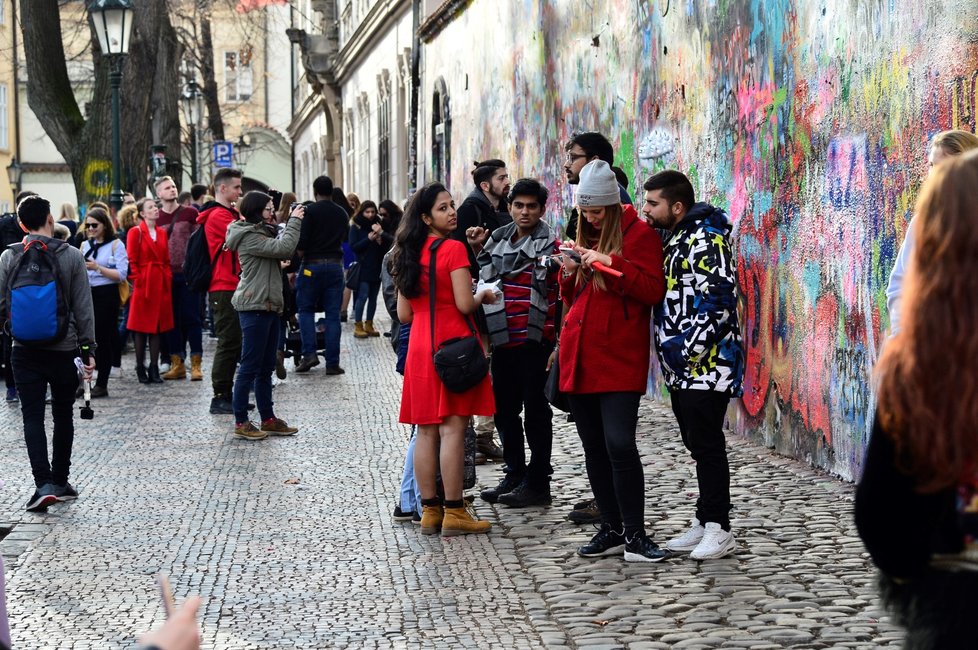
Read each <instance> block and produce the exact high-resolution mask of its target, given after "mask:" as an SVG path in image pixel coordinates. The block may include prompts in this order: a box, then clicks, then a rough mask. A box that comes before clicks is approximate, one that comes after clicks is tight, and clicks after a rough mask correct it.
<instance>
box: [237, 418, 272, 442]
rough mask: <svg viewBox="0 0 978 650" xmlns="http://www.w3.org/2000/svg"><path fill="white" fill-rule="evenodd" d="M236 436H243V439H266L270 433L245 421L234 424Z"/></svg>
mask: <svg viewBox="0 0 978 650" xmlns="http://www.w3.org/2000/svg"><path fill="white" fill-rule="evenodd" d="M234 437H235V438H241V439H242V440H264V439H265V438H267V437H268V434H267V433H265V432H264V431H259V430H258V428H257V427H256V426H255V425H254V424H252V423H251V422H245V423H243V424H236V425H234Z"/></svg>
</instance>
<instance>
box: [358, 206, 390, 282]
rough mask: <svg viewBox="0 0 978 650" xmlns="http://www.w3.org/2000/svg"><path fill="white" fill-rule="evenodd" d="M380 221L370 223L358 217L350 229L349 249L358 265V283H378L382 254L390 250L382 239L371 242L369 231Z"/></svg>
mask: <svg viewBox="0 0 978 650" xmlns="http://www.w3.org/2000/svg"><path fill="white" fill-rule="evenodd" d="M375 223H376V224H379V223H380V221H370V220H369V219H367V218H365V217H364V216H362V215H361V216H358V217H357V218H356V219H354V221H353V225H352V226H351V227H350V239H349V244H350V248H352V249H353V252H354V253H356V255H357V262H359V263H360V282H380V265H381V262H382V260H383V259H384V254H385V253H386V252H387V250H388V249H389V248H390V246H389V245H387V244H386V243H385V241H384V239H383V238H381V239H379V240H377V241H373V240H371V239H370V237H369V235H370V230H371V228H372V227H373V225H374V224H375Z"/></svg>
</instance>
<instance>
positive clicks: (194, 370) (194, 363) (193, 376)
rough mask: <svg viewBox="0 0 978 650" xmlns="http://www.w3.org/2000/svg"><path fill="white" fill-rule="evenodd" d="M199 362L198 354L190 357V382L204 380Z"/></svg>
mask: <svg viewBox="0 0 978 650" xmlns="http://www.w3.org/2000/svg"><path fill="white" fill-rule="evenodd" d="M200 361H201V358H200V355H199V354H192V355H190V381H202V380H203V379H204V372H203V371H202V370H201V369H200Z"/></svg>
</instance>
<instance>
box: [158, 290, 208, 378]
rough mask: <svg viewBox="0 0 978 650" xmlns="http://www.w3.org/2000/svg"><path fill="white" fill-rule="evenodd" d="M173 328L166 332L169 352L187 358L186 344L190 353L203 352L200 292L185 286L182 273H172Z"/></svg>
mask: <svg viewBox="0 0 978 650" xmlns="http://www.w3.org/2000/svg"><path fill="white" fill-rule="evenodd" d="M172 295H173V329H172V330H170V331H169V332H167V333H166V339H167V343H168V345H169V349H170V354H175V355H177V356H178V357H180V358H181V359H186V358H187V344H189V345H190V354H191V355H201V354H203V353H204V345H203V338H204V332H203V329H202V321H201V317H200V294H198V293H194V292H193V291H191V290H190V287H188V286H187V280H186V279H185V278H184V276H183V273H175V274H174V275H173V294H172Z"/></svg>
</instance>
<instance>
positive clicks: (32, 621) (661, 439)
mask: <svg viewBox="0 0 978 650" xmlns="http://www.w3.org/2000/svg"><path fill="white" fill-rule="evenodd" d="M209 352H210V350H209V349H208V350H207V351H206V352H205V372H209V360H210V359H209ZM393 362H394V357H393V354H392V352H391V349H390V344H389V341H388V339H386V338H380V339H370V340H368V341H357V340H355V339H353V337H352V335H351V330H350V329H345V330H344V337H343V360H342V362H341V363H342V365H343V366H344V367H345V368H346V371H347V373H346V374H345V375H342V376H337V377H326V376H325V375H324V374H323V372H322V366H319V367H317V368H315V369H313V370H312V371H311V372H310V373H308V374H307V375H304V376H303V375H294V374H290V376H289V378H288V380H287V381H286V382H285V383H283V384H281V385H280V386H278V387H277V388H276V389H275V399H276V411H277V413H278V414H279V415H280V417H283V418H285V419H286V420H288V421H289V422H290V423H292V424H295V425H297V426H299V427H300V428H301V431H300V433H299V435H298V436H296V437H294V438H269V439H267V440H264V441H261V442H249V441H243V440H234V439H233V438H232V437H231V426H232V425H231V421H230V420H231V418H230V417H229V416H211V415H208V414H207V405H208V403H209V400H210V384H209V381H205V382H195V383H190V382H189V381H180V382H167V383H166V384H165V385H163V386H159V387H150V386H141V385H139V384H138V383H136V381H135V377H134V376H132V375H133V373H132V370H131V368H132V357H131V355H130V356H129V357H126V359H125V364H126V367H127V368H128V369H129V371H128V373H127V376H126V377H125V378H124V379H112V380H111V381H110V382H109V391H110V393H111V397H110V398H108V399H103V400H97V401H95V402H94V408H95V411H96V416H95V420H92V421H88V422H85V421H82V420H78V419H76V427H77V431H76V441H75V451H74V465H73V470H72V483H73V484H74V485H75V486H76V487H77V488H78V489H79V492H80V493H81V494H80V497H79V499H78V501H77V502H75V503H72V504H64V505H60V504H59V505H57V506H54V507H52V508H51V509H50V511H49V513H48V514H46V515H34V514H30V513H26V512H24V510H23V505H24V503H25V502H26V500H27V497H28V496H29V494H30V490H31V488H30V486H31V484H32V483H31V479H30V472H29V465H28V462H27V457H26V451H25V449H24V445H23V439H22V434H21V431H22V427H21V424H20V413H19V410H18V409H17V408H16V407H13V406H6V407H5V406H4V405H0V432H2V433H0V478H3V479H4V481H5V482H6V485H5V487H4V488H3V489H2V490H0V528H2V529H12V530H11V532H10V533H9V534H8V535H7V536H6V538H5V539H3V541H0V553H2V554H3V555H4V559H5V562H6V563H7V565H8V567H7V573H8V576H7V577H8V585H7V587H8V593H7V597H8V607H9V610H10V617H11V626H12V632H13V635H14V643H15V647H17V648H59V649H60V648H98V649H103V648H132V647H133V646H134V638H135V637H136V636H137V634H138V633H139V632H142V631H145V630H147V629H149V628H151V627H153V626H155V625H156V624H158V623H159V622H160V621H161V620H162V618H163V614H162V608H161V607H160V605H159V598H158V596H157V593H156V591H155V587H154V583H153V575H154V574H155V573H156V572H157V571H164V572H166V573H168V574H169V575H170V577H171V580H172V582H173V585H174V590H175V592H176V594H177V597H178V599H180V598H182V597H184V596H185V595H187V594H191V593H196V594H200V595H201V596H203V598H204V600H205V604H204V606H203V608H202V611H201V621H202V625H203V633H204V647H207V648H218V649H225V648H235V649H237V648H263V649H264V648H345V647H349V648H430V647H439V648H459V647H466V648H469V647H472V648H475V647H479V648H540V647H550V648H561V647H605V648H619V647H631V648H699V647H704V648H705V647H730V648H782V647H798V648H828V647H839V648H875V647H880V646H887V645H890V646H894V647H897V646H898V645H899V643H898V638H899V633H898V631H897V630H895V629H894V628H893V627H892V626H891V625H889V624H888V623H887V622H886V619H883V621H880V616H881V613H880V611H879V610H878V609H877V607H876V606H875V595H874V590H873V586H872V582H873V577H872V571H871V569H870V567H869V565H868V563H867V559H866V557H865V554H864V553H863V550H862V545H861V543H860V542H859V540H858V538H857V537H856V536H855V531H854V527H853V525H852V521H851V520H852V517H851V507H852V488H851V486H849V485H846V484H843V483H841V482H839V481H836V480H835V479H833V478H831V477H828V476H825V475H823V474H820V473H818V472H815V471H813V470H810V469H808V468H805V467H803V466H801V465H800V464H798V463H796V462H793V461H790V460H787V459H784V458H780V457H777V456H774V455H772V454H770V453H769V452H768V451H767V450H764V449H759V448H757V447H754V446H752V445H750V444H747V443H745V442H744V441H742V440H739V439H735V438H731V439H730V446H731V461H732V471H733V477H734V478H733V480H734V486H733V497H734V503H735V511H734V513H733V515H734V519H733V526H734V530H735V533H736V534H737V538H738V541H739V543H740V550H739V551H738V552H737V554H736V555H734V556H732V557H730V558H726V559H723V560H719V561H713V562H706V563H702V564H699V563H696V562H694V561H692V560H689V559H688V558H687V557H679V558H674V559H670V560H668V561H666V562H664V563H662V564H658V565H632V564H625V563H624V562H623V561H622V560H621V559H620V558H603V559H599V560H585V559H582V558H579V557H577V556H576V555H575V553H574V549H575V548H576V546H578V545H580V544H581V543H583V542H584V541H585V540H586V539H588V538H589V537H590V535H591V534H593V531H592V529H591V528H590V527H588V528H587V529H585V528H582V527H579V526H575V525H573V524H571V523H570V522H568V521H566V519H565V518H564V517H565V515H566V513H567V511H568V510H569V508H570V507H571V504H573V503H574V502H575V501H578V500H579V499H580V498H582V497H583V496H584V495H585V493H586V491H587V481H586V478H585V476H584V467H583V457H582V454H581V451H580V445H579V442H578V440H577V436H576V434H575V433H574V430H573V428H572V425H567V424H564V423H563V417H562V416H561V415H558V416H556V420H557V421H559V422H561V424H559V425H558V433H557V434H556V440H555V450H554V451H555V460H554V466H555V467H556V468H557V473H556V475H555V477H554V489H553V492H554V495H555V498H556V502H555V505H554V506H553V507H552V508H546V509H544V508H533V509H527V510H511V509H508V508H505V507H502V506H500V507H498V508H495V507H490V506H489V505H488V504H485V503H482V502H481V501H479V500H477V501H476V504H477V509H478V512H479V514H480V515H481V516H482V517H484V518H487V519H489V520H490V521H492V522H493V524H494V529H493V532H492V534H491V535H489V536H472V537H459V538H453V539H448V540H442V539H441V538H439V537H425V536H422V535H420V534H419V531H418V529H417V527H416V526H413V525H412V524H410V523H408V524H399V523H395V522H393V521H392V520H391V518H390V511H391V508H392V506H393V504H394V499H395V495H396V493H397V487H398V484H399V481H400V473H401V464H402V460H403V451H404V447H405V445H406V441H407V436H408V429H407V427H404V426H401V425H398V424H397V421H396V420H397V408H398V405H399V391H400V377H399V376H398V375H396V374H395V373H394V371H393ZM640 430H641V435H640V442H639V445H640V450H641V452H642V455H643V459H644V462H645V468H646V484H647V498H646V503H647V514H646V518H647V520H648V521H649V523H650V526H651V530H652V532H653V535H654V538H655V539H657V540H658V541H660V542H662V541H664V540H665V539H667V538H668V537H669V536H670V535H672V534H674V533H676V532H678V531H680V530H681V529H682V528H683V527H684V526H685V525H686V523H687V521H688V519H689V518H690V516H691V514H692V504H693V492H694V491H695V480H694V479H693V472H692V470H693V466H692V464H691V463H690V461H689V459H688V456H687V454H686V453H685V451H684V450H683V448H682V445H681V443H680V442H679V436H678V433H677V431H676V428H675V426H674V423H673V421H672V416H671V413H670V412H669V411H668V410H667V409H664V408H662V407H661V406H657V405H655V404H653V403H652V402H646V403H644V404H643V411H642V417H641V425H640ZM499 475H500V468H499V466H498V465H497V466H492V465H489V466H484V467H482V468H480V473H479V479H480V482H481V483H482V485H483V486H489V485H494V484H495V482H496V481H497V480H498V478H499ZM0 535H3V532H2V531H0Z"/></svg>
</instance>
